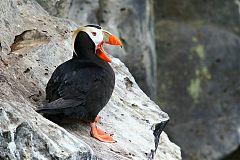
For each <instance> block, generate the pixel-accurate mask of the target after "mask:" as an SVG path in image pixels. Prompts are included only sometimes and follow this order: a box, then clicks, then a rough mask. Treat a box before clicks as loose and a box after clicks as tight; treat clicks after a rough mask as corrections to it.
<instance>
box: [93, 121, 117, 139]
mask: <svg viewBox="0 0 240 160" xmlns="http://www.w3.org/2000/svg"><path fill="white" fill-rule="evenodd" d="M96 118H97V117H96ZM90 127H91V132H90V133H91V136H92V137H94V138H96V139H98V140H99V141H101V142H107V143H115V142H117V141H115V140H114V139H113V138H112V137H111V136H110V135H108V134H106V133H105V132H103V131H102V130H100V129H98V128H97V125H96V122H91V123H90Z"/></svg>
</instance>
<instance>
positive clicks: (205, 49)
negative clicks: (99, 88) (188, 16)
mask: <svg viewBox="0 0 240 160" xmlns="http://www.w3.org/2000/svg"><path fill="white" fill-rule="evenodd" d="M157 28H158V30H157V35H158V37H157V43H158V46H157V50H158V51H159V52H161V53H162V54H159V56H158V68H159V72H158V80H159V82H158V83H159V88H158V95H159V102H161V105H163V106H166V107H164V110H166V111H167V112H168V113H169V115H170V117H171V121H170V123H169V126H168V128H167V133H168V134H169V135H170V136H171V137H172V139H173V140H174V141H175V142H176V143H177V144H179V145H180V146H181V148H182V151H183V152H182V153H183V158H184V159H189V160H193V159H194V160H196V159H199V160H201V159H206V160H208V159H209V160H210V159H211V160H213V159H221V158H223V157H224V156H226V155H227V154H229V153H231V152H232V151H234V150H235V149H236V148H237V147H238V146H239V144H240V142H239V137H240V134H239V131H238V129H239V128H240V125H239V124H240V117H239V113H240V106H239V104H240V99H239V93H240V92H239V91H240V88H239V86H240V78H239V74H240V63H239V61H240V57H239V52H240V38H239V37H238V36H237V35H235V34H233V33H232V32H229V31H226V30H223V29H219V28H217V27H214V26H210V25H208V26H207V25H203V26H196V25H191V24H185V23H180V22H179V23H177V22H174V21H161V22H159V23H158V25H157ZM186 138H187V139H186Z"/></svg>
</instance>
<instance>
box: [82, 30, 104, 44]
mask: <svg viewBox="0 0 240 160" xmlns="http://www.w3.org/2000/svg"><path fill="white" fill-rule="evenodd" d="M85 32H86V33H87V34H88V35H89V37H90V38H91V39H92V41H93V42H94V43H95V45H96V46H97V45H98V44H100V43H101V42H102V41H103V32H102V29H97V28H95V27H86V30H85Z"/></svg>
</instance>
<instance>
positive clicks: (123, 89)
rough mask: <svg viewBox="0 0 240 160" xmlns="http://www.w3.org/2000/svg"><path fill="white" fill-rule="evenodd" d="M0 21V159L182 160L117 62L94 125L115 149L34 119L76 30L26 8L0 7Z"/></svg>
mask: <svg viewBox="0 0 240 160" xmlns="http://www.w3.org/2000/svg"><path fill="white" fill-rule="evenodd" d="M0 19H1V21H0V32H1V34H0V43H1V48H2V51H1V55H0V86H1V87H0V108H1V109H0V142H1V143H0V153H1V154H0V155H1V157H0V158H1V159H109V160H110V159H114V160H116V159H121V160H123V159H152V158H153V157H154V155H155V159H161V160H162V159H163V160H167V159H181V153H180V148H179V147H178V146H176V145H175V144H173V143H171V142H170V141H169V139H168V137H167V136H166V134H165V133H164V132H163V134H162V136H161V137H160V141H159V139H158V138H159V134H160V133H161V131H162V129H163V127H164V125H165V123H166V122H167V121H168V119H169V117H168V115H167V114H166V113H164V112H163V111H161V110H160V108H159V107H158V106H157V105H156V104H155V103H154V102H152V101H151V100H150V99H149V98H148V97H147V96H146V95H145V94H144V93H143V92H142V91H141V90H140V88H139V87H138V85H137V84H136V82H135V80H134V78H133V77H132V76H131V74H130V73H129V71H128V69H127V68H126V67H125V66H124V64H123V63H122V62H120V61H119V60H118V59H116V58H112V59H113V63H112V66H113V68H114V70H115V73H116V87H115V90H114V93H113V96H112V98H111V100H110V102H109V103H108V104H107V106H106V107H105V108H104V110H102V111H101V112H100V115H101V116H102V117H103V119H102V123H101V124H99V127H100V128H102V129H103V130H105V131H108V133H112V132H114V138H115V139H116V140H117V141H118V142H117V143H116V144H106V143H101V142H99V141H97V140H95V139H93V138H91V137H90V135H89V130H90V128H89V127H88V126H87V125H86V124H81V123H75V124H71V125H62V126H61V127H60V126H58V125H56V124H54V123H52V122H51V121H49V120H47V119H45V118H44V117H42V116H41V115H40V114H38V113H36V112H35V111H34V109H36V108H37V107H39V106H41V105H42V103H44V99H45V95H44V93H45V91H44V88H45V86H46V83H47V81H48V79H49V78H50V75H51V73H52V72H53V70H54V69H55V68H56V67H57V66H58V65H59V64H61V63H62V62H64V61H66V60H68V59H69V58H71V56H72V44H71V43H72V42H71V33H70V31H71V30H72V29H74V28H76V27H77V26H76V25H75V24H74V23H72V22H70V21H68V20H65V19H60V18H54V17H50V16H49V15H48V14H47V13H46V12H45V11H44V10H43V9H42V8H41V7H40V6H39V5H38V4H37V3H36V2H35V1H28V0H19V1H14V0H13V1H12V0H6V1H1V2H0ZM158 141H159V144H160V145H158ZM158 146H160V147H158ZM157 147H158V148H157Z"/></svg>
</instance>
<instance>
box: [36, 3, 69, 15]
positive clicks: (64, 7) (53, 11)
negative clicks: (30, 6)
mask: <svg viewBox="0 0 240 160" xmlns="http://www.w3.org/2000/svg"><path fill="white" fill-rule="evenodd" d="M36 1H37V2H38V3H39V4H40V5H41V6H42V7H43V8H44V9H45V10H46V11H48V13H49V14H50V15H53V16H57V17H67V14H66V13H68V12H69V8H70V5H71V2H72V0H36Z"/></svg>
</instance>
